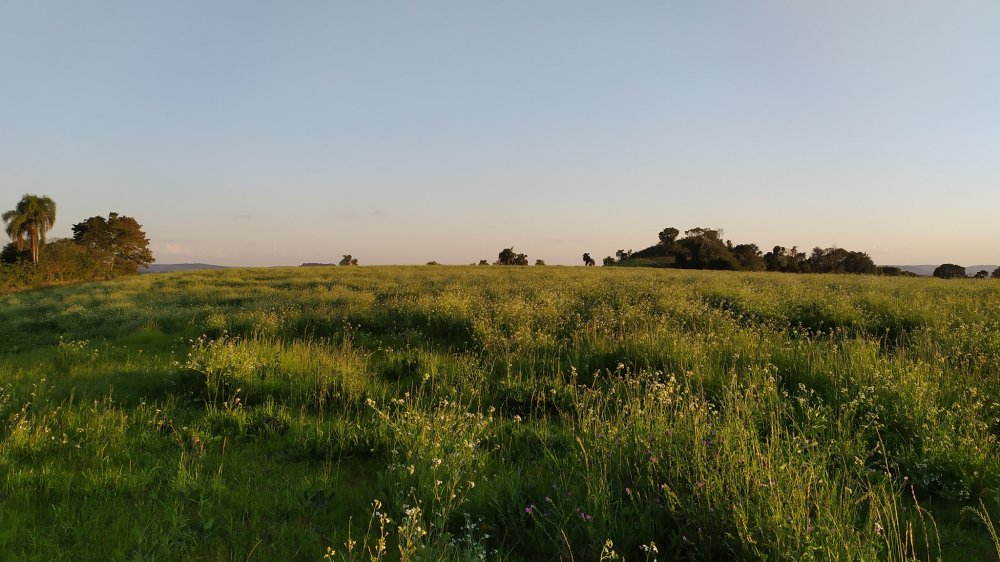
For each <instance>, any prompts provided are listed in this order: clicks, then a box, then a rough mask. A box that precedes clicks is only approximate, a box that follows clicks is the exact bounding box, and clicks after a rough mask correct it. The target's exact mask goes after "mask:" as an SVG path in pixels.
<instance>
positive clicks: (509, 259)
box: [495, 246, 528, 265]
mask: <svg viewBox="0 0 1000 562" xmlns="http://www.w3.org/2000/svg"><path fill="white" fill-rule="evenodd" d="M495 263H496V265H528V255H527V254H518V253H515V252H514V247H513V246H511V247H510V248H504V249H503V250H501V251H500V254H499V255H498V256H497V261H496V262H495Z"/></svg>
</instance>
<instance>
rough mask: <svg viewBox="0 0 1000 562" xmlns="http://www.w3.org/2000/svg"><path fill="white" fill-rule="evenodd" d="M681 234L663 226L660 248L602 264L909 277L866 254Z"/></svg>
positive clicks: (625, 253) (716, 233) (710, 233)
mask: <svg viewBox="0 0 1000 562" xmlns="http://www.w3.org/2000/svg"><path fill="white" fill-rule="evenodd" d="M679 236H680V231H679V230H677V229H676V228H673V227H669V228H665V229H663V230H662V231H660V234H659V236H658V238H659V241H658V242H657V243H656V244H654V245H652V246H650V247H648V248H645V249H643V250H639V251H638V252H633V251H632V250H618V251H617V252H616V253H615V256H616V257H615V258H611V256H608V258H605V260H604V265H638V266H650V267H672V268H679V269H721V270H730V271H782V272H786V273H868V274H882V275H906V273H905V272H903V271H902V270H900V269H899V268H896V267H881V268H880V267H878V266H876V265H875V262H873V261H872V258H871V256H869V255H868V254H866V253H864V252H857V251H849V250H845V249H843V248H814V249H813V250H812V252H811V253H810V254H808V255H807V254H806V253H805V252H801V251H799V249H798V248H797V247H792V248H785V247H784V246H775V247H774V249H772V250H771V251H770V252H767V253H766V254H765V253H763V252H762V251H761V249H760V248H759V247H758V246H757V245H756V244H733V242H732V241H731V240H723V238H722V231H721V230H718V229H713V228H692V229H691V230H687V231H685V232H684V237H679ZM587 257H589V255H588V256H587ZM584 261H586V257H585V258H584Z"/></svg>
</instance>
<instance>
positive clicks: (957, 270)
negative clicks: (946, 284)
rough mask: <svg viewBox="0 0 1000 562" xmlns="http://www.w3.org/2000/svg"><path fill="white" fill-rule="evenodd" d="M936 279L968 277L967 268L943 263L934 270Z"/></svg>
mask: <svg viewBox="0 0 1000 562" xmlns="http://www.w3.org/2000/svg"><path fill="white" fill-rule="evenodd" d="M934 277H938V278H940V279H962V278H965V277H968V275H967V274H966V273H965V268H964V267H962V266H960V265H956V264H953V263H943V264H941V265H939V266H937V268H936V269H935V270H934Z"/></svg>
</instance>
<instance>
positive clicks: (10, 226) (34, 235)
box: [2, 193, 56, 264]
mask: <svg viewBox="0 0 1000 562" xmlns="http://www.w3.org/2000/svg"><path fill="white" fill-rule="evenodd" d="M2 217H3V222H4V223H5V230H6V231H7V236H10V239H11V241H13V242H14V247H15V248H16V249H17V251H18V252H20V251H22V250H24V247H25V245H26V244H27V245H28V246H29V247H30V248H31V262H32V263H35V264H37V263H38V248H39V247H40V246H41V245H42V244H44V243H45V233H46V232H48V231H49V230H52V226H53V225H54V224H55V222H56V203H55V201H53V200H52V199H51V198H49V197H47V196H44V195H42V196H39V195H31V194H27V193H26V194H25V195H24V196H23V197H21V200H20V201H19V202H18V203H17V207H15V208H14V209H13V210H11V211H7V212H5V213H4V214H3V215H2Z"/></svg>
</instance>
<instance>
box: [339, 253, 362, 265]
mask: <svg viewBox="0 0 1000 562" xmlns="http://www.w3.org/2000/svg"><path fill="white" fill-rule="evenodd" d="M337 265H358V258H356V257H354V256H352V255H351V254H344V257H343V258H341V260H340V261H339V262H338V263H337Z"/></svg>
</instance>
